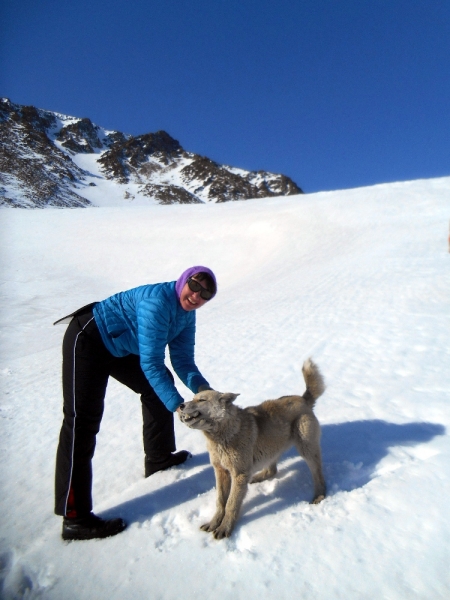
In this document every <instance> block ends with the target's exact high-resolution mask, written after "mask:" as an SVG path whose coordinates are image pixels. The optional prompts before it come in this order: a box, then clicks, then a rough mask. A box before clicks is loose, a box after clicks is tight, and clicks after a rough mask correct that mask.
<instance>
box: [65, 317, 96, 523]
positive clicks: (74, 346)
mask: <svg viewBox="0 0 450 600" xmlns="http://www.w3.org/2000/svg"><path fill="white" fill-rule="evenodd" d="M93 320H94V317H93V316H92V318H91V319H89V321H88V322H87V323H86V324H85V325H83V328H82V329H81V331H79V332H78V333H77V337H76V338H75V342H74V345H73V363H72V364H73V372H72V400H73V413H74V417H73V426H72V452H71V460H70V477H69V485H68V486H67V495H66V501H65V505H64V514H65V515H67V504H68V501H69V494H70V488H71V485H72V473H73V459H74V453H75V421H76V418H77V409H76V400H75V372H76V364H75V363H76V348H77V342H78V337H79V336H80V334H81V333H83V331H84V330H85V329H86V327H87V326H88V325H89V323H91V321H93Z"/></svg>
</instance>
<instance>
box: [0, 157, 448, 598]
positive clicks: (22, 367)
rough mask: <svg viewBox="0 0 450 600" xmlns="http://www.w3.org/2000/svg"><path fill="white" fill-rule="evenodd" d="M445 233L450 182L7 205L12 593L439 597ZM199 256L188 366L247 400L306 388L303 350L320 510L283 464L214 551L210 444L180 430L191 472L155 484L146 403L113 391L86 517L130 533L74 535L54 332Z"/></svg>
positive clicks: (4, 434)
mask: <svg viewBox="0 0 450 600" xmlns="http://www.w3.org/2000/svg"><path fill="white" fill-rule="evenodd" d="M86 166H87V165H86ZM83 168H85V166H83ZM92 189H93V190H95V188H92ZM449 218H450V178H441V179H434V180H421V181H413V182H405V183H395V184H385V185H378V186H374V187H370V188H360V189H353V190H346V191H345V190H344V191H337V192H324V193H317V194H311V195H302V196H290V197H282V198H271V199H261V200H251V201H247V202H236V203H225V204H205V205H189V206H186V205H184V206H183V205H172V206H159V205H155V204H153V203H151V202H149V201H147V202H146V204H145V205H139V204H136V203H129V204H128V205H124V204H123V203H122V205H121V206H105V207H102V208H86V209H71V210H67V209H66V210H61V209H47V210H42V211H37V210H34V211H31V210H28V211H27V210H12V209H4V210H2V211H0V227H1V230H2V241H1V261H2V270H1V274H2V275H1V283H2V292H3V293H2V296H1V299H0V309H1V310H0V348H1V355H0V381H1V389H2V399H1V411H0V425H1V438H0V439H1V464H2V469H1V471H0V484H1V513H0V514H1V533H0V544H1V547H0V573H1V575H0V579H1V585H2V588H1V590H2V591H1V597H2V598H6V599H16V598H27V599H30V598H45V599H49V600H61V599H62V598H64V600H72V599H73V600H88V599H89V600H91V599H93V598H95V600H123V599H126V600H127V599H133V600H140V599H148V598H151V599H152V600H153V599H163V600H172V599H173V600H175V599H178V598H180V597H182V598H185V599H187V600H190V599H193V598H197V597H205V598H215V599H218V600H228V599H233V600H240V599H245V600H249V599H253V598H257V599H258V600H265V599H272V598H280V599H288V598H289V599H291V598H315V599H319V600H322V599H323V600H329V599H333V600H335V599H345V600H348V599H349V598H350V599H363V598H364V599H366V598H377V599H378V598H383V599H389V600H405V599H421V600H422V599H423V600H439V599H442V600H444V599H448V598H449V597H450V577H449V565H450V551H449V548H450V521H449V519H448V497H449V492H450V485H449V482H450V440H449V434H448V432H449V427H450V410H449V400H450V369H449V358H450V356H449V355H450V341H449V331H450V328H449V326H450V311H449V308H450V275H449V260H450V255H449V247H448V229H449ZM199 263H200V264H206V265H208V266H210V267H211V268H212V269H213V270H214V271H215V272H216V274H217V277H218V281H219V293H218V295H217V297H216V298H215V299H214V300H213V301H212V302H211V303H210V304H207V305H206V306H205V307H203V308H202V309H201V310H200V311H199V313H198V315H197V317H198V329H197V363H198V365H199V367H200V369H201V371H202V372H203V373H204V374H205V376H206V377H207V378H208V379H209V381H210V383H211V385H212V386H213V387H214V388H215V389H219V390H221V391H232V392H239V393H240V394H241V395H240V396H239V398H238V400H237V402H238V404H240V405H241V406H249V405H252V404H256V403H258V402H261V401H262V400H265V399H268V398H276V397H278V396H280V395H284V394H289V393H302V392H303V390H304V384H303V380H302V375H301V365H302V362H303V360H304V359H305V358H307V357H308V356H313V358H314V359H315V361H316V362H317V363H318V364H319V366H320V367H321V369H322V371H323V373H324V376H325V378H326V382H327V390H326V392H325V394H324V395H323V396H322V397H321V398H320V399H319V401H318V403H317V408H316V414H317V416H318V418H319V420H320V422H321V424H322V432H323V435H322V448H323V458H324V470H325V476H326V480H327V485H328V497H327V498H326V499H325V501H324V502H322V503H321V504H319V505H317V506H313V505H310V504H309V503H308V502H309V500H310V499H311V497H312V484H311V480H310V475H309V472H308V470H307V468H306V465H305V463H304V462H303V461H302V460H301V459H300V458H299V457H298V456H296V454H295V452H293V451H290V452H288V453H287V454H286V455H285V457H284V458H283V460H282V461H281V463H280V465H279V474H278V476H277V477H276V478H275V479H273V480H271V481H267V482H263V483H260V484H256V485H254V486H251V488H250V490H249V493H248V495H247V497H246V500H245V502H244V506H243V510H242V515H241V517H240V520H239V522H238V525H237V528H236V530H235V532H234V533H233V535H232V537H231V538H229V539H227V540H222V541H216V540H214V539H213V537H212V536H211V535H210V534H205V533H204V532H202V531H200V529H199V526H200V525H201V524H202V523H203V522H205V521H206V520H207V519H208V518H209V517H210V516H211V515H212V513H213V511H214V503H215V490H214V476H213V470H212V468H211V466H210V465H209V460H208V455H207V452H206V445H205V440H204V438H203V435H202V434H201V433H200V432H198V431H193V430H190V429H188V428H187V427H185V426H183V425H182V424H181V423H180V422H179V421H178V419H176V435H177V444H178V448H179V449H182V448H185V449H189V450H190V451H191V452H192V453H193V455H194V456H193V458H192V459H191V460H190V461H188V462H187V463H186V464H185V465H183V466H181V467H179V468H174V469H171V470H169V471H165V472H161V473H157V474H155V475H153V476H152V477H150V478H149V479H144V478H143V452H142V442H141V433H140V429H141V416H140V402H139V399H138V398H137V397H136V395H135V394H133V393H132V392H131V391H129V390H128V389H126V388H124V387H122V386H120V385H119V384H118V383H117V382H114V381H111V383H110V385H109V388H108V394H107V399H106V409H105V415H104V419H103V423H102V430H101V432H100V434H99V436H98V443H97V451H96V455H95V458H94V472H95V475H94V501H95V510H96V512H97V513H98V514H100V515H102V516H107V517H108V516H113V515H114V516H122V517H123V518H125V519H126V520H127V521H128V523H129V526H128V529H127V530H126V531H125V532H124V533H122V534H120V535H118V536H116V537H114V538H110V539H106V540H93V541H87V542H72V543H66V542H63V541H62V540H61V538H60V531H61V519H60V518H59V517H55V516H54V515H53V513H52V504H53V498H52V492H53V468H54V455H55V450H56V443H57V437H58V433H59V428H60V423H61V416H62V411H61V389H60V388H61V382H60V358H61V350H60V347H61V340H62V336H63V333H64V326H57V327H53V326H52V322H53V321H55V320H56V319H58V318H60V317H62V316H64V315H65V314H67V313H69V312H71V311H72V310H74V309H75V308H77V307H79V306H82V305H84V304H87V303H88V302H91V301H93V300H100V299H103V298H105V297H107V296H108V295H110V294H112V293H115V292H117V291H119V290H122V289H127V288H130V287H132V286H135V285H140V284H143V283H146V282H156V281H165V280H172V279H175V278H177V277H178V275H179V274H180V272H181V271H182V270H183V269H184V268H186V267H188V266H191V265H192V264H199ZM178 386H179V390H180V392H181V393H182V395H183V396H184V397H185V398H186V399H189V398H190V397H191V394H190V392H189V391H188V390H186V388H184V387H183V386H182V384H181V383H179V384H178Z"/></svg>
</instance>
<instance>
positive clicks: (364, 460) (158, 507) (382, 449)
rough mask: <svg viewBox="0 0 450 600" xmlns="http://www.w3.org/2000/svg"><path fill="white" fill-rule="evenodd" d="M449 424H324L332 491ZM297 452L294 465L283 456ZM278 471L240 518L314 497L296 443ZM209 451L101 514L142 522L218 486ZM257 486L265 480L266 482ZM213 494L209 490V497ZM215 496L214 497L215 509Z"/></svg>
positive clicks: (356, 483) (353, 483) (365, 478)
mask: <svg viewBox="0 0 450 600" xmlns="http://www.w3.org/2000/svg"><path fill="white" fill-rule="evenodd" d="M444 433H445V427H444V426H442V425H440V424H437V423H425V422H423V423H406V424H403V425H398V424H395V423H388V422H387V421H381V420H372V421H350V422H348V423H338V424H333V425H323V426H322V443H321V445H322V455H323V464H324V471H325V480H326V483H327V489H328V495H333V494H334V493H336V492H337V491H351V490H353V489H356V488H360V487H363V486H364V485H365V484H366V483H368V482H369V481H370V480H371V479H372V477H373V474H374V472H375V470H376V468H377V465H378V463H379V462H380V461H381V460H382V459H383V458H384V457H385V456H387V454H388V453H389V448H391V447H393V446H403V447H405V446H415V445H417V444H424V443H426V442H429V441H430V440H432V439H433V438H434V437H435V436H438V435H443V434H444ZM296 457H298V460H297V461H295V462H294V463H293V464H292V461H291V460H289V463H288V465H284V466H283V461H285V460H286V459H293V458H296ZM280 463H281V464H280V466H279V471H278V475H277V479H278V481H277V482H276V485H275V486H273V490H272V492H269V493H267V489H265V491H264V494H256V495H254V496H253V497H252V498H251V499H249V500H247V501H246V502H245V504H244V507H243V513H244V514H243V517H242V519H241V523H244V522H249V521H252V520H254V519H256V518H259V517H262V516H264V515H267V514H275V513H277V512H278V511H280V510H283V509H286V508H288V507H290V506H293V505H295V504H297V503H298V502H309V501H310V500H311V498H312V493H313V490H312V479H311V475H310V473H309V469H308V467H307V465H306V463H305V462H304V461H303V460H301V459H300V457H299V456H298V454H297V452H296V450H295V449H294V448H292V449H291V450H289V451H288V452H286V454H285V455H284V456H283V457H282V459H281V461H280ZM207 464H209V456H208V454H207V453H206V452H205V453H202V454H199V455H197V456H194V457H193V458H192V459H190V460H189V462H188V463H186V466H184V467H179V468H183V469H185V470H186V473H187V474H188V472H189V470H192V469H193V468H195V467H199V466H202V465H205V467H204V468H203V469H201V470H200V471H198V470H197V471H196V472H195V473H193V474H192V475H191V476H189V475H187V476H186V477H184V478H182V479H178V480H177V481H174V482H173V483H170V484H169V485H166V486H164V487H162V488H160V489H158V490H154V491H152V492H150V493H148V494H145V495H144V496H140V497H138V498H134V499H133V500H129V501H127V502H124V503H123V504H119V505H117V506H115V507H114V508H112V509H110V510H108V511H106V512H105V513H104V514H103V515H102V516H104V517H111V516H113V515H117V514H118V515H120V516H121V517H122V518H124V519H125V520H126V521H127V522H128V523H133V522H143V521H146V520H148V519H149V518H151V517H152V516H153V515H155V514H157V513H159V512H162V511H165V510H168V509H170V508H174V507H176V506H179V505H181V504H183V503H184V502H188V501H190V500H193V499H194V498H196V497H198V496H199V495H200V494H204V493H205V492H208V491H210V490H211V489H212V488H213V487H214V485H215V480H214V472H213V469H212V467H210V466H206V465H207ZM257 485H266V484H265V483H262V484H257ZM211 500H212V498H211V497H210V496H209V495H208V502H210V501H211ZM213 511H214V501H212V502H211V514H212V513H213Z"/></svg>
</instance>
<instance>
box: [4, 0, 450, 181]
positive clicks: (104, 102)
mask: <svg viewBox="0 0 450 600" xmlns="http://www.w3.org/2000/svg"><path fill="white" fill-rule="evenodd" d="M0 37H1V42H0V44H1V46H0V50H1V63H0V95H1V96H6V97H8V98H10V99H11V100H12V101H13V102H17V103H19V104H33V105H35V106H37V107H39V108H45V109H49V110H55V111H58V112H61V113H64V114H68V115H74V116H79V117H89V118H91V119H92V121H94V122H95V123H97V124H98V125H101V126H103V127H106V128H108V129H116V130H119V131H123V132H126V133H131V134H134V135H137V134H140V133H148V132H153V131H157V130H159V129H164V130H166V131H167V132H168V133H169V134H170V135H172V136H173V137H174V138H176V139H178V140H179V141H180V143H181V144H182V146H183V147H184V148H185V149H186V150H190V151H193V152H197V153H199V154H203V155H206V156H208V157H210V158H212V159H213V160H216V161H218V162H221V163H226V164H230V165H232V166H237V167H242V168H245V169H251V170H257V169H266V170H270V171H274V172H278V173H284V174H286V175H288V176H290V177H292V178H293V179H294V181H296V183H297V184H298V185H300V186H301V187H302V188H303V189H304V191H306V192H314V191H319V190H333V189H342V188H350V187H358V186H365V185H371V184H374V183H383V182H389V181H400V180H409V179H418V178H428V177H437V176H443V175H450V148H449V140H450V2H449V1H448V0H439V1H438V0H423V1H417V0H289V1H288V0H271V1H269V0H239V1H238V0H159V1H158V2H154V1H153V0H145V1H141V0H133V1H129V0H128V1H126V0H89V1H88V0H76V1H73V2H61V1H60V0H58V1H57V0H39V1H38V2H36V0H2V4H1V14H0Z"/></svg>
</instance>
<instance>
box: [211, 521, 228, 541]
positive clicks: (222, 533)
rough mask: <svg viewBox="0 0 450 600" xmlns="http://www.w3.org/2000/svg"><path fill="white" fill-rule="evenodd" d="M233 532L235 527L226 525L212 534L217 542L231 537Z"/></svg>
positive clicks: (220, 526)
mask: <svg viewBox="0 0 450 600" xmlns="http://www.w3.org/2000/svg"><path fill="white" fill-rule="evenodd" d="M232 531H233V527H230V526H226V525H219V527H217V529H215V530H214V531H213V532H212V534H213V536H214V538H215V539H216V540H222V539H223V538H227V537H230V535H231V533H232Z"/></svg>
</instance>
